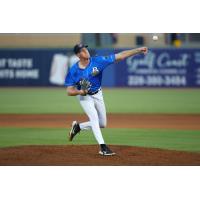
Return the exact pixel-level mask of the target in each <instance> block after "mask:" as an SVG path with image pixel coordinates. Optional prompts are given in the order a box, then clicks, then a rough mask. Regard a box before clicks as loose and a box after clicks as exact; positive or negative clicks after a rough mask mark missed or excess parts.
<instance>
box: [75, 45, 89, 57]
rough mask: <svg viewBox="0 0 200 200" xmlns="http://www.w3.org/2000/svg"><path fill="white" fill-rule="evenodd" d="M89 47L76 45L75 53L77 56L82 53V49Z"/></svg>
mask: <svg viewBox="0 0 200 200" xmlns="http://www.w3.org/2000/svg"><path fill="white" fill-rule="evenodd" d="M87 47H88V45H84V44H82V43H79V44H76V45H75V46H74V53H75V54H77V53H79V52H80V51H81V49H82V48H87Z"/></svg>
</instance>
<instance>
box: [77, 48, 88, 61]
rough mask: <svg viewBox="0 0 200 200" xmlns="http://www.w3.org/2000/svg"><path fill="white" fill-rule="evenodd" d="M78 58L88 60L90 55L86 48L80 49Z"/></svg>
mask: <svg viewBox="0 0 200 200" xmlns="http://www.w3.org/2000/svg"><path fill="white" fill-rule="evenodd" d="M78 57H79V58H83V59H89V58H90V53H89V51H88V50H87V48H85V47H84V48H82V49H81V51H80V53H79V54H78Z"/></svg>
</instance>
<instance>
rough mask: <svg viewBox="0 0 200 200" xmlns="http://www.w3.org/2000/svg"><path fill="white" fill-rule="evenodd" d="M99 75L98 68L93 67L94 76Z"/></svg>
mask: <svg viewBox="0 0 200 200" xmlns="http://www.w3.org/2000/svg"><path fill="white" fill-rule="evenodd" d="M97 74H99V70H98V69H97V67H93V68H92V76H96V75H97Z"/></svg>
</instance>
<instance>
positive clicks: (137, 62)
mask: <svg viewBox="0 0 200 200" xmlns="http://www.w3.org/2000/svg"><path fill="white" fill-rule="evenodd" d="M122 50H125V49H97V50H94V49H90V52H91V55H109V54H111V53H114V52H115V53H117V52H119V51H122ZM77 61H78V58H77V57H76V56H75V55H74V54H73V51H72V49H67V48H66V49H0V86H64V81H65V76H66V73H67V72H68V69H69V67H70V66H71V65H73V64H74V63H75V62H77ZM102 85H103V86H104V87H200V49H177V48H176V49H175V48H174V49H173V48H167V49H150V50H149V53H148V54H147V55H146V56H144V55H136V56H133V57H129V58H127V59H126V60H123V61H121V62H118V63H115V64H113V65H111V66H108V67H107V68H106V69H105V70H104V72H103V80H102Z"/></svg>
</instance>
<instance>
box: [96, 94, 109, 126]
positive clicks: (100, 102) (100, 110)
mask: <svg viewBox="0 0 200 200" xmlns="http://www.w3.org/2000/svg"><path fill="white" fill-rule="evenodd" d="M93 99H94V102H95V108H96V110H97V114H98V117H99V126H100V128H105V127H106V125H107V117H106V107H105V103H104V99H103V94H102V91H99V92H98V93H97V94H96V95H94V96H93Z"/></svg>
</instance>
